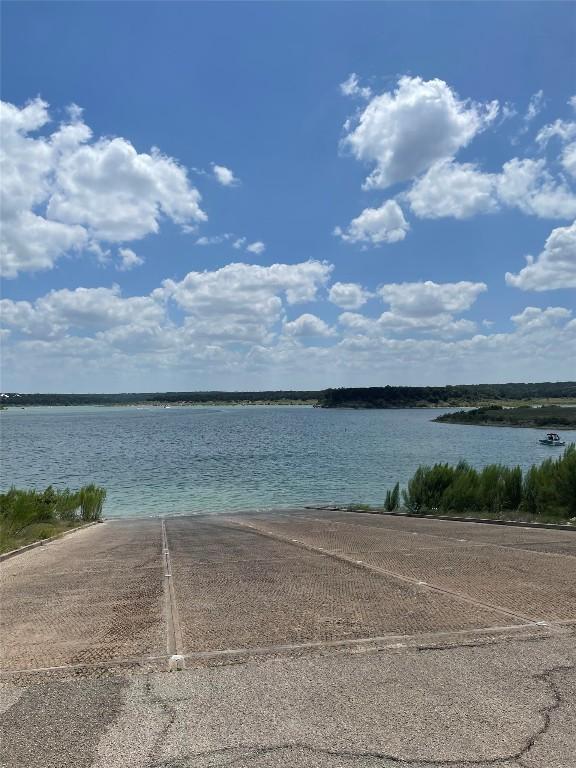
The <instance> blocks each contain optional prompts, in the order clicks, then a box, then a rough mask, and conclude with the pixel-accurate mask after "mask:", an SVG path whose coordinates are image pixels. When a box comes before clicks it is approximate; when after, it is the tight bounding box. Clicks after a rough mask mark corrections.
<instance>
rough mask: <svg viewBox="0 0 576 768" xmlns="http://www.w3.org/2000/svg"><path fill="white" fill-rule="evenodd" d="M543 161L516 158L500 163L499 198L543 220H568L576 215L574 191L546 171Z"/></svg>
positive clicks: (575, 195)
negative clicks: (501, 164)
mask: <svg viewBox="0 0 576 768" xmlns="http://www.w3.org/2000/svg"><path fill="white" fill-rule="evenodd" d="M545 165H546V164H545V161H544V160H530V159H526V160H519V159H518V158H514V159H513V160H510V161H509V162H507V163H504V167H503V169H502V173H501V174H500V175H499V176H498V180H497V194H498V197H499V198H500V200H501V201H502V202H503V203H504V204H506V205H509V206H511V207H515V208H518V209H519V210H521V211H522V212H523V213H525V214H528V215H533V216H539V217H541V218H545V219H571V218H573V217H574V216H576V194H574V193H573V192H572V191H571V190H570V189H569V187H568V186H567V185H566V184H564V183H563V182H561V181H556V180H554V179H553V177H552V176H551V175H550V173H549V172H548V171H547V170H546V167H545Z"/></svg>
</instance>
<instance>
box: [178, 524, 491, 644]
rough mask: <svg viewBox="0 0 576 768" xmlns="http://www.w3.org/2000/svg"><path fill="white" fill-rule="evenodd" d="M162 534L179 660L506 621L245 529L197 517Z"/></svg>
mask: <svg viewBox="0 0 576 768" xmlns="http://www.w3.org/2000/svg"><path fill="white" fill-rule="evenodd" d="M298 525H299V524H298ZM166 527H167V532H168V541H169V546H170V552H171V560H172V573H173V575H174V588H175V592H176V599H177V603H178V611H179V620H180V626H181V629H182V633H183V642H184V648H183V652H184V653H197V652H199V651H209V650H218V649H237V648H251V647H261V646H266V645H278V644H286V643H308V642H314V641H325V642H329V641H334V640H343V639H353V638H365V637H372V636H381V635H386V634H413V633H425V632H432V631H438V630H445V629H450V630H461V629H471V628H481V627H490V626H498V625H501V624H502V623H503V618H502V616H501V615H500V614H498V613H497V612H494V611H490V610H485V609H483V608H481V607H478V606H473V605H470V604H468V603H466V602H463V601H459V600H455V599H453V598H451V597H450V596H448V595H440V594H431V593H430V592H429V591H428V590H426V589H424V588H422V587H419V586H417V585H413V584H407V583H402V582H399V581H398V580H396V579H393V578H388V577H386V576H383V575H381V574H376V573H369V572H366V571H364V570H362V569H359V568H355V567H353V566H351V565H350V564H346V563H339V562H336V561H334V560H333V559H332V558H329V557H326V556H325V555H323V554H322V553H308V552H303V551H302V550H300V549H298V548H296V547H293V546H291V545H290V544H286V543H282V542H276V541H272V540H270V539H268V538H264V537H262V536H260V535H258V534H257V533H254V532H252V531H249V530H242V529H236V528H234V527H231V526H224V525H219V524H211V523H202V522H198V521H197V520H195V519H194V518H182V519H173V520H168V521H166ZM227 551H230V552H232V553H233V556H232V559H230V560H228V559H227V558H226V556H225V555H226V552H227Z"/></svg>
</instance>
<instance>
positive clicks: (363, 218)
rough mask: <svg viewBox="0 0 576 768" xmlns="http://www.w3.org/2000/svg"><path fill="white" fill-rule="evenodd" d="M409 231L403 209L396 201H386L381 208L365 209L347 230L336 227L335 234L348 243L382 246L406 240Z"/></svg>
mask: <svg viewBox="0 0 576 768" xmlns="http://www.w3.org/2000/svg"><path fill="white" fill-rule="evenodd" d="M408 229H409V224H408V222H407V221H406V219H405V218H404V214H403V212H402V208H400V206H399V205H398V203H397V202H396V201H395V200H386V202H385V203H383V204H382V205H381V206H380V208H365V209H364V210H363V211H362V213H361V214H360V215H359V216H357V217H356V218H355V219H352V221H351V222H350V224H349V225H348V228H347V229H345V230H343V229H342V228H341V227H336V229H335V230H334V234H335V235H338V236H339V237H341V238H342V240H345V241H346V242H347V243H368V244H370V245H381V244H382V243H396V242H398V241H399V240H404V238H405V237H406V233H407V232H408Z"/></svg>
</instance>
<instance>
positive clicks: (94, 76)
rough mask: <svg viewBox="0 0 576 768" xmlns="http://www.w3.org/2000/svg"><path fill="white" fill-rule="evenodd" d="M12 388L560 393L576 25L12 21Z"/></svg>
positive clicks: (112, 12) (429, 12) (445, 19)
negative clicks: (478, 388)
mask: <svg viewBox="0 0 576 768" xmlns="http://www.w3.org/2000/svg"><path fill="white" fill-rule="evenodd" d="M2 16H3V19H2V21H3V24H2V62H1V63H2V111H1V116H0V117H1V144H2V147H1V149H2V157H1V162H2V169H1V172H2V208H1V219H2V220H1V224H2V240H1V244H0V249H1V250H0V253H1V265H2V266H1V269H2V300H1V318H2V330H1V331H0V333H1V336H0V339H1V342H2V382H1V388H2V390H3V391H4V392H17V391H22V392H118V391H164V390H172V391H182V390H187V391H192V390H210V389H221V390H247V389H248V390H251V389H256V390H258V389H320V388H324V387H331V386H381V385H385V384H404V385H419V386H424V385H443V384H457V383H482V382H484V383H490V382H503V381H558V380H572V379H576V224H575V218H576V5H574V4H573V3H565V2H542V3H540V2H525V3H524V2H510V3H507V2H498V3H476V2H448V3H442V2H430V3H420V2H404V3H385V2H381V3H377V2H370V3H363V2H354V3H352V2H350V3H332V2H317V3H314V2H306V3H304V2H302V3H298V2H296V3H290V2H283V3H282V2H275V3H272V2H251V3H244V2H232V3H228V2H211V3H203V2H194V3H191V2H190V3H188V2H139V1H138V0H134V2H114V3H112V2H49V1H47V2H14V1H10V0H8V1H5V2H4V3H3V13H2Z"/></svg>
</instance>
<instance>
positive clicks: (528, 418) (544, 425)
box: [434, 405, 576, 429]
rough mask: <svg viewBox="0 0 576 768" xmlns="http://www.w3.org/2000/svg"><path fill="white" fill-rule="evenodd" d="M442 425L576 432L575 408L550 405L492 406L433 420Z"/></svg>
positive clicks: (446, 414)
mask: <svg viewBox="0 0 576 768" xmlns="http://www.w3.org/2000/svg"><path fill="white" fill-rule="evenodd" d="M434 421H439V422H441V423H443V424H468V425H477V426H484V427H535V428H537V429H576V407H570V406H567V407H562V406H560V405H548V406H540V407H530V406H520V407H519V408H503V407H502V406H501V405H489V406H486V407H484V408H475V409H474V410H472V411H457V412H456V413H445V414H444V415H442V416H438V418H436V419H434Z"/></svg>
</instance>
